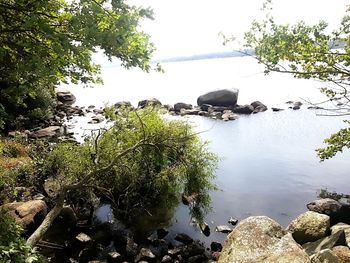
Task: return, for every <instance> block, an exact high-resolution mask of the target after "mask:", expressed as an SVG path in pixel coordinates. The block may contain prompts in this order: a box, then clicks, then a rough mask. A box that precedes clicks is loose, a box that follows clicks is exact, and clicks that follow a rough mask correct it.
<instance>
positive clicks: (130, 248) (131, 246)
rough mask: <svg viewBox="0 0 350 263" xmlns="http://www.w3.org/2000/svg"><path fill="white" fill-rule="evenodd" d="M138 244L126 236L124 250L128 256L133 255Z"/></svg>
mask: <svg viewBox="0 0 350 263" xmlns="http://www.w3.org/2000/svg"><path fill="white" fill-rule="evenodd" d="M137 248H138V245H137V244H136V243H135V242H134V240H133V239H132V238H131V237H126V247H125V252H126V255H127V256H129V257H135V256H136V254H137Z"/></svg>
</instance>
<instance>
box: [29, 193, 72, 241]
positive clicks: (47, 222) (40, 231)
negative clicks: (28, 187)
mask: <svg viewBox="0 0 350 263" xmlns="http://www.w3.org/2000/svg"><path fill="white" fill-rule="evenodd" d="M65 196H66V191H62V192H61V193H60V195H59V198H58V200H57V203H56V205H55V206H54V208H53V209H52V210H51V211H50V212H49V213H48V214H47V215H46V217H45V219H44V221H43V222H42V223H41V224H40V226H39V227H38V228H37V229H36V230H35V232H34V233H33V234H32V235H31V236H30V237H29V238H28V240H27V242H26V244H27V245H29V246H30V247H34V246H35V245H36V244H37V243H38V242H39V241H40V239H41V238H42V237H43V236H44V235H45V233H46V231H47V230H48V229H49V228H50V226H51V225H52V223H53V221H54V220H55V218H56V217H57V216H58V215H59V214H60V212H61V210H62V208H63V204H64V199H65Z"/></svg>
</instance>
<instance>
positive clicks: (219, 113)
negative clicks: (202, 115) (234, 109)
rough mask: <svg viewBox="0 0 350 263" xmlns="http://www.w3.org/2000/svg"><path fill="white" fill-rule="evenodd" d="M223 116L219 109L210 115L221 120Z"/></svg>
mask: <svg viewBox="0 0 350 263" xmlns="http://www.w3.org/2000/svg"><path fill="white" fill-rule="evenodd" d="M221 116H222V113H221V112H218V111H214V112H211V113H210V117H211V118H213V119H217V120H220V119H221Z"/></svg>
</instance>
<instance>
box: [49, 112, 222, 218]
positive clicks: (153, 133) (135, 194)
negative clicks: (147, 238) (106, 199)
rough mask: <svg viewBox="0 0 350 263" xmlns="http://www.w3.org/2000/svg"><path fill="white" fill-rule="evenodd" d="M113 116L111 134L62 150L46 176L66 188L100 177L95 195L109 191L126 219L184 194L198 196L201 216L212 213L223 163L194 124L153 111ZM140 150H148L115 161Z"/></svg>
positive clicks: (63, 146) (64, 146)
mask: <svg viewBox="0 0 350 263" xmlns="http://www.w3.org/2000/svg"><path fill="white" fill-rule="evenodd" d="M107 115H108V117H109V118H111V119H112V120H113V121H114V125H113V126H112V127H111V128H110V129H108V130H107V131H103V132H102V133H101V134H97V133H95V134H94V135H93V136H91V137H90V138H87V140H86V142H85V143H84V144H82V145H77V144H61V145H57V147H56V148H55V149H54V150H53V152H52V153H51V154H50V156H49V157H48V158H47V161H46V163H45V165H44V169H43V170H44V171H45V173H46V176H52V177H53V178H55V179H56V182H57V185H59V186H62V185H67V184H72V183H74V182H77V181H79V180H81V179H82V178H84V176H85V175H86V174H87V173H89V172H91V171H95V172H94V176H93V178H91V180H90V181H89V183H88V184H89V185H91V186H92V187H91V189H95V190H101V189H104V190H102V192H105V193H106V192H108V193H109V194H111V195H112V196H113V197H114V199H115V203H116V204H117V206H118V207H117V208H119V209H121V210H123V211H125V212H126V213H129V212H130V210H132V209H134V208H137V209H139V208H140V207H147V206H148V205H150V204H152V205H154V204H156V203H157V200H159V198H162V199H167V198H168V197H170V196H179V194H180V193H185V194H188V195H190V194H194V193H195V194H196V195H197V196H198V201H202V203H201V204H203V205H202V206H201V210H205V208H207V207H208V205H209V200H210V199H209V194H208V191H209V190H211V189H214V185H213V184H212V183H211V180H212V177H213V176H214V171H215V168H216V164H217V157H216V156H215V155H214V154H213V153H211V152H209V151H208V149H207V143H205V142H201V141H200V139H199V137H198V136H197V135H196V134H194V132H193V130H192V128H191V126H190V125H189V124H188V123H185V122H183V121H179V120H167V119H166V118H165V117H164V116H163V115H162V114H161V113H160V112H159V111H158V110H156V109H152V108H146V109H143V110H138V111H128V110H125V111H123V112H119V113H118V114H114V112H113V110H111V109H110V110H109V111H108V114H107ZM137 144H142V145H140V146H139V147H137V148H136V149H134V150H132V151H130V152H128V153H127V154H125V155H123V156H122V157H120V158H117V159H115V158H116V157H117V156H119V154H120V153H122V152H124V151H125V150H126V149H130V148H131V147H133V146H135V145H137ZM111 163H113V165H112V166H110V167H109V168H108V169H103V168H104V167H108V166H109V165H110V164H111ZM93 186H96V187H93Z"/></svg>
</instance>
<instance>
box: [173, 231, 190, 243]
mask: <svg viewBox="0 0 350 263" xmlns="http://www.w3.org/2000/svg"><path fill="white" fill-rule="evenodd" d="M174 239H175V240H176V241H179V242H181V243H183V244H185V245H188V244H191V243H193V239H192V238H191V237H190V236H188V235H186V234H184V233H180V234H177V235H176V236H175V238H174Z"/></svg>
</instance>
